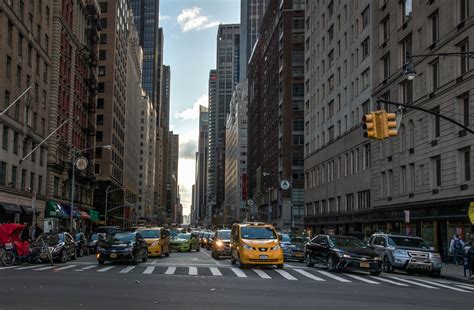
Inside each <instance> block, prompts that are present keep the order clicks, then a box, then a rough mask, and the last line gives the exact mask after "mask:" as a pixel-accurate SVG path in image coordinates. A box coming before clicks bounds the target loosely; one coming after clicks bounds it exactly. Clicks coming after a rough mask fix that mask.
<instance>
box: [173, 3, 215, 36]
mask: <svg viewBox="0 0 474 310" xmlns="http://www.w3.org/2000/svg"><path fill="white" fill-rule="evenodd" d="M201 11H202V9H201V8H198V7H196V6H195V7H192V8H190V9H183V10H182V11H181V13H180V14H179V15H178V17H177V18H176V20H177V21H178V24H179V25H180V26H181V31H182V32H188V31H192V30H195V31H199V30H204V29H208V28H213V27H216V26H218V25H219V24H220V23H221V22H220V21H218V20H213V21H211V20H209V17H207V16H204V15H201Z"/></svg>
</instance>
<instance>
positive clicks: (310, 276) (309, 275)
mask: <svg viewBox="0 0 474 310" xmlns="http://www.w3.org/2000/svg"><path fill="white" fill-rule="evenodd" d="M293 270H294V271H296V272H298V273H299V274H302V275H303V276H305V277H307V278H310V279H312V280H314V281H326V280H324V279H323V278H320V277H317V276H315V275H314V274H311V273H309V272H306V271H304V270H303V269H293Z"/></svg>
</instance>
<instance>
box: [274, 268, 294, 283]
mask: <svg viewBox="0 0 474 310" xmlns="http://www.w3.org/2000/svg"><path fill="white" fill-rule="evenodd" d="M275 271H276V272H278V273H279V274H280V275H281V276H282V277H284V278H285V279H287V280H291V281H296V280H298V279H296V278H295V277H293V276H292V275H291V274H289V273H288V272H286V271H285V270H279V269H275Z"/></svg>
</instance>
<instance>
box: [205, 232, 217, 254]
mask: <svg viewBox="0 0 474 310" xmlns="http://www.w3.org/2000/svg"><path fill="white" fill-rule="evenodd" d="M215 236H216V233H215V232H210V233H209V234H208V235H207V238H206V250H210V249H211V243H212V241H213V240H214V237H215Z"/></svg>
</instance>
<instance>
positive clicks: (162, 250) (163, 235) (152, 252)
mask: <svg viewBox="0 0 474 310" xmlns="http://www.w3.org/2000/svg"><path fill="white" fill-rule="evenodd" d="M138 232H140V234H141V235H142V236H143V238H144V239H145V241H146V242H147V244H148V255H149V256H150V257H151V256H158V257H162V256H163V255H164V256H166V257H168V256H170V240H171V238H170V234H169V231H168V229H166V228H162V227H151V228H141V229H139V230H138Z"/></svg>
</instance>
